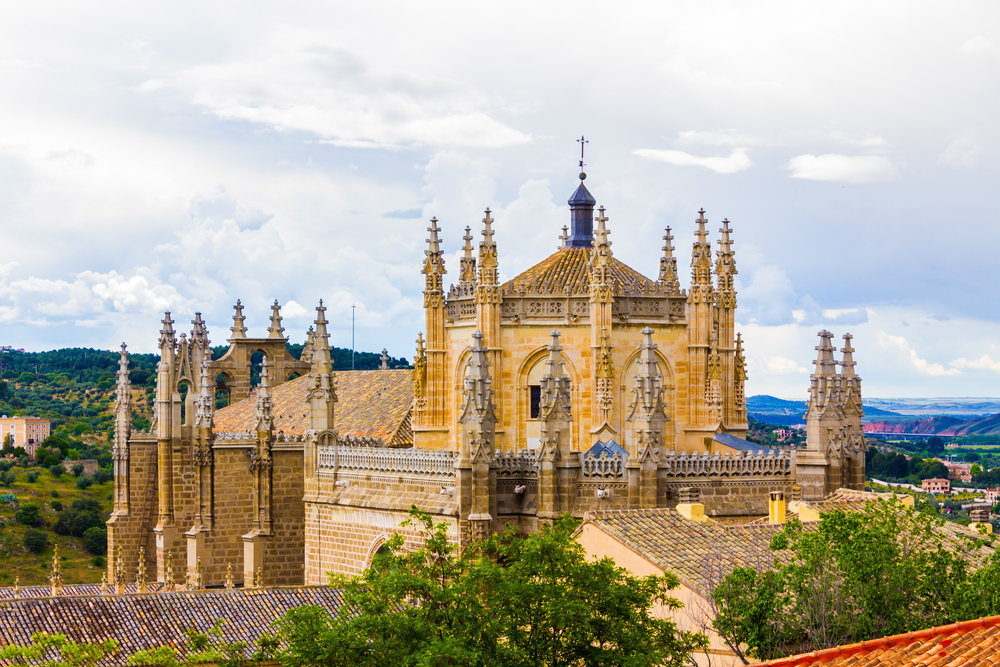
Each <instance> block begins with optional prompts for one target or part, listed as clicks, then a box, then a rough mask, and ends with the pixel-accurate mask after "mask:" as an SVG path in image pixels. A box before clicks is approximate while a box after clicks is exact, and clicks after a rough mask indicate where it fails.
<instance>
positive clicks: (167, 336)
mask: <svg viewBox="0 0 1000 667" xmlns="http://www.w3.org/2000/svg"><path fill="white" fill-rule="evenodd" d="M160 323H161V324H163V328H162V329H160V349H161V350H163V349H169V350H170V351H171V352H173V349H174V344H175V342H176V339H175V338H174V321H173V320H172V319H170V311H169V310H168V311H167V312H165V313H164V314H163V319H162V320H161V321H160Z"/></svg>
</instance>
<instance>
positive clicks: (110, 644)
mask: <svg viewBox="0 0 1000 667" xmlns="http://www.w3.org/2000/svg"><path fill="white" fill-rule="evenodd" d="M118 646H119V645H118V642H117V641H116V640H114V639H108V640H106V641H103V642H100V643H94V644H87V643H84V644H78V643H76V642H72V641H70V640H68V639H67V638H66V636H65V635H58V634H53V635H50V634H49V633H47V632H37V633H35V634H33V635H31V645H30V646H5V647H3V648H2V649H0V660H8V661H10V662H13V663H16V664H20V665H29V664H30V665H40V666H41V667H96V665H99V664H100V663H101V662H103V661H104V659H105V657H106V656H109V655H114V654H115V653H117V652H118ZM53 653H55V654H56V655H58V656H59V657H58V659H55V660H53V659H52V658H51V657H52V655H53Z"/></svg>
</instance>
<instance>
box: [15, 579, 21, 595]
mask: <svg viewBox="0 0 1000 667" xmlns="http://www.w3.org/2000/svg"><path fill="white" fill-rule="evenodd" d="M14 597H15V598H20V597H21V577H19V576H15V577H14Z"/></svg>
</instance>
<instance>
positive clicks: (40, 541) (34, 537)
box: [24, 528, 49, 554]
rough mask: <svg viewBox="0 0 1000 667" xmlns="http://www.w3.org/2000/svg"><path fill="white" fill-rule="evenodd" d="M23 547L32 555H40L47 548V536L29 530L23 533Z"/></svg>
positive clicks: (31, 529) (32, 529)
mask: <svg viewBox="0 0 1000 667" xmlns="http://www.w3.org/2000/svg"><path fill="white" fill-rule="evenodd" d="M24 546H25V548H26V549H27V550H28V551H30V552H31V553H33V554H40V553H42V552H43V551H45V547H47V546H49V536H48V535H46V534H45V533H44V532H42V531H40V530H35V529H34V528H29V529H28V530H26V531H24Z"/></svg>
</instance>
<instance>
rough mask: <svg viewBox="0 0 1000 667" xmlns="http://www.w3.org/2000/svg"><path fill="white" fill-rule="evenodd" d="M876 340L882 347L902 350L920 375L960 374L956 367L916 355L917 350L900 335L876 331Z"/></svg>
mask: <svg viewBox="0 0 1000 667" xmlns="http://www.w3.org/2000/svg"><path fill="white" fill-rule="evenodd" d="M878 342H879V345H881V346H882V347H884V348H889V349H895V350H897V351H899V352H902V353H903V354H904V355H905V356H907V357H908V358H909V360H910V363H911V365H912V367H913V368H914V369H915V370H916V371H917V372H918V373H920V374H921V375H931V376H937V375H961V374H962V371H960V370H958V369H957V368H947V369H946V368H945V367H944V366H942V365H941V364H933V363H930V362H928V361H927V360H926V359H921V358H920V357H918V356H917V351H916V350H914V349H912V348H911V347H910V344H909V343H908V342H907V340H906V339H905V338H903V337H902V336H893V335H892V334H888V333H886V332H884V331H879V332H878Z"/></svg>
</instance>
